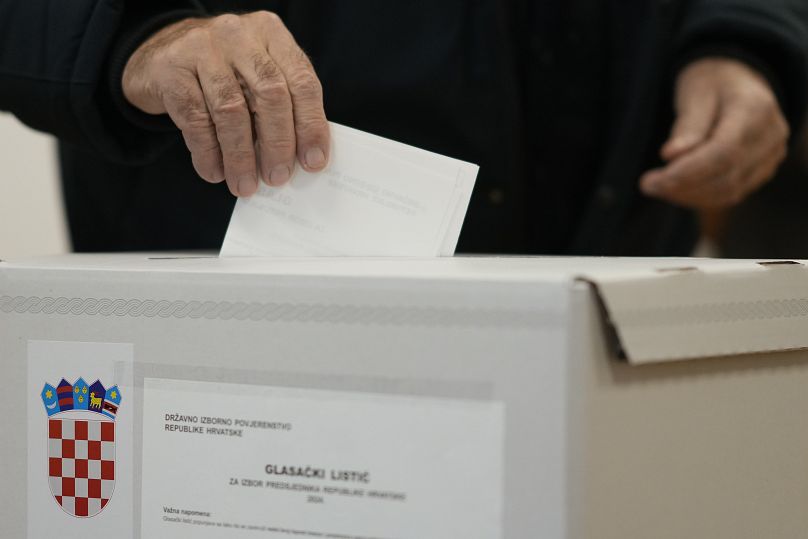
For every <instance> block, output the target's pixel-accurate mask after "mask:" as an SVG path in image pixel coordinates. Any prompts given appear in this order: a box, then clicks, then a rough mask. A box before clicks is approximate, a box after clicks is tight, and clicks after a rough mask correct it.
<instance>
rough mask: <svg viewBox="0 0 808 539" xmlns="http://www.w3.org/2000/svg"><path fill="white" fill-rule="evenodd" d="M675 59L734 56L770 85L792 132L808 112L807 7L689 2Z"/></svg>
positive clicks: (762, 0)
mask: <svg viewBox="0 0 808 539" xmlns="http://www.w3.org/2000/svg"><path fill="white" fill-rule="evenodd" d="M676 54H678V56H679V58H680V59H682V58H686V59H693V57H694V56H698V55H701V56H703V55H709V54H718V55H723V56H732V57H735V58H737V59H739V60H742V61H745V62H747V63H749V64H751V65H752V66H753V67H755V68H757V69H758V70H759V71H761V72H762V73H763V75H764V76H766V77H767V78H768V79H769V81H770V82H771V83H772V86H773V87H774V89H775V91H776V93H777V94H778V99H779V100H780V103H781V105H782V108H783V111H784V112H785V114H786V117H787V118H788V120H789V123H790V124H791V126H792V128H793V129H794V131H797V130H798V128H799V127H800V126H801V125H802V122H803V119H804V118H805V112H806V107H807V106H808V1H806V0H690V1H689V2H688V4H687V7H686V9H685V13H684V18H683V22H682V25H681V27H680V30H679V35H678V36H677V40H676Z"/></svg>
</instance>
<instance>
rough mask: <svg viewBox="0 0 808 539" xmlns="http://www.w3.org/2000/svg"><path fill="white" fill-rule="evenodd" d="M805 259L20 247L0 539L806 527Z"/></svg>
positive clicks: (2, 440) (9, 334)
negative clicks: (224, 254) (327, 255)
mask: <svg viewBox="0 0 808 539" xmlns="http://www.w3.org/2000/svg"><path fill="white" fill-rule="evenodd" d="M806 348H808V267H806V266H804V265H802V264H799V263H755V262H738V261H736V262H730V261H699V260H685V261H681V260H608V259H603V260H589V259H519V258H501V259H486V258H454V259H431V260H356V259H330V260H327V259H321V260H258V259H238V260H236V259H216V258H204V257H196V258H195V257H190V258H182V257H177V258H170V257H162V256H161V257H149V256H145V255H125V256H123V255H122V256H69V257H63V258H52V259H44V260H30V261H22V262H4V263H0V355H1V360H2V363H0V365H2V370H1V371H0V372H1V373H2V379H3V380H4V382H5V383H4V388H3V390H2V391H0V405H2V409H3V410H4V415H3V416H4V420H3V426H4V429H3V435H2V437H0V478H2V485H3V488H2V489H0V537H4V538H5V537H9V538H12V537H13V538H17V537H20V538H21V537H31V538H42V537H50V536H57V535H58V536H59V537H60V538H62V539H66V538H78V537H93V536H105V537H107V536H108V537H116V538H117V539H124V538H158V537H159V538H164V537H165V538H168V537H194V538H200V537H201V538H208V537H278V538H282V537H332V538H336V537H340V538H363V539H364V538H377V539H378V538H417V539H427V538H435V539H438V538H440V539H446V538H463V539H471V538H481V539H483V538H484V539H492V538H507V539H525V538H539V537H540V538H543V539H545V538H576V539H577V538H587V539H590V538H591V539H611V538H615V539H616V538H621V539H624V538H626V537H630V538H651V537H652V538H654V539H665V538H677V539H678V538H683V537H688V538H710V539H718V538H727V539H729V538H732V539H741V538H750V539H751V538H755V539H758V538H760V537H777V538H801V537H808V510H806V508H808V352H805V351H800V350H805V349H806Z"/></svg>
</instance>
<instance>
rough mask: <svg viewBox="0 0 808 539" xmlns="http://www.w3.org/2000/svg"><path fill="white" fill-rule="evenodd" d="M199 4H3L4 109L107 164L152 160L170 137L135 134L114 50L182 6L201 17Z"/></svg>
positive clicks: (56, 0) (0, 76) (0, 90)
mask: <svg viewBox="0 0 808 539" xmlns="http://www.w3.org/2000/svg"><path fill="white" fill-rule="evenodd" d="M195 5H198V4H197V3H195V2H186V1H179V0H177V1H165V2H156V1H154V2H150V1H137V2H134V1H133V2H124V1H123V0H70V1H64V0H0V110H5V111H9V112H11V113H13V114H14V115H15V116H17V118H19V119H20V120H21V121H22V122H23V123H25V124H27V125H28V126H30V127H32V128H34V129H37V130H40V131H44V132H47V133H51V134H53V135H55V136H56V137H58V138H59V139H60V140H62V141H64V142H66V143H68V144H71V145H73V146H76V147H80V148H82V149H85V150H88V151H91V152H94V153H97V154H99V155H102V156H103V157H104V158H105V159H107V160H109V161H113V162H119V163H139V162H144V161H148V160H150V159H152V158H153V157H155V156H156V155H157V154H159V152H160V151H162V149H163V148H164V147H165V146H166V144H167V143H168V142H167V140H168V137H169V135H166V134H164V133H163V134H155V133H153V132H149V131H147V130H143V129H138V128H136V127H135V126H133V125H132V124H131V122H129V121H128V120H127V119H126V117H125V115H124V114H123V113H122V112H121V110H120V108H119V107H118V106H117V105H116V104H115V103H114V98H113V95H112V91H111V90H110V85H109V84H108V80H109V77H108V73H109V70H110V55H111V51H112V50H113V49H114V46H115V44H116V43H117V42H118V41H119V40H120V39H121V38H122V37H121V36H131V29H132V28H134V27H140V26H141V25H142V24H144V22H143V21H145V20H148V19H150V18H151V17H153V16H155V15H157V14H160V16H161V17H162V16H163V15H162V14H164V13H165V12H167V11H172V10H180V9H183V8H185V9H188V10H190V11H189V13H196V12H197V11H196V10H194V7H195ZM185 16H187V13H185Z"/></svg>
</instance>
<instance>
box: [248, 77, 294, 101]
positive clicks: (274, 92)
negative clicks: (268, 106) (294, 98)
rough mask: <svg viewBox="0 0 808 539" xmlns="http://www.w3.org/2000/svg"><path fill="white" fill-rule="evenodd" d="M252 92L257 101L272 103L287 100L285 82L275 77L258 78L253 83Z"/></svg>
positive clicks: (287, 91)
mask: <svg viewBox="0 0 808 539" xmlns="http://www.w3.org/2000/svg"><path fill="white" fill-rule="evenodd" d="M253 93H254V95H255V97H256V99H258V100H259V101H265V102H268V103H273V104H277V103H283V102H286V101H289V88H288V87H287V86H286V82H285V81H284V80H283V79H280V78H276V77H271V78H260V79H259V80H258V82H256V84H255V88H254V89H253Z"/></svg>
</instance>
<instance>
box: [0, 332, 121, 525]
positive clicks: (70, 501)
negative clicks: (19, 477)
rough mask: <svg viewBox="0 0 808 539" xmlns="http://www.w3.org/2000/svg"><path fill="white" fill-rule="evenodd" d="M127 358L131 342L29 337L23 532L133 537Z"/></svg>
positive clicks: (10, 486)
mask: <svg viewBox="0 0 808 539" xmlns="http://www.w3.org/2000/svg"><path fill="white" fill-rule="evenodd" d="M133 361H134V348H133V346H132V345H131V344H117V343H87V342H58V341H29V343H28V392H27V393H28V394H27V403H28V489H27V490H28V537H30V538H37V539H38V538H40V537H59V538H63V539H84V538H87V537H114V538H115V539H131V538H132V536H133V534H132V524H133V520H134V519H133V516H132V508H133V505H134V504H133V501H134V494H133V491H134V470H133V462H134V457H133V454H134V436H133V430H134V429H133V425H134V415H135V412H134V410H135V409H136V399H135V391H134V383H133V379H134V371H133ZM23 465H24V464H23ZM4 486H5V487H6V488H19V487H12V485H4ZM22 491H23V492H24V491H25V490H24V489H22Z"/></svg>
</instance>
